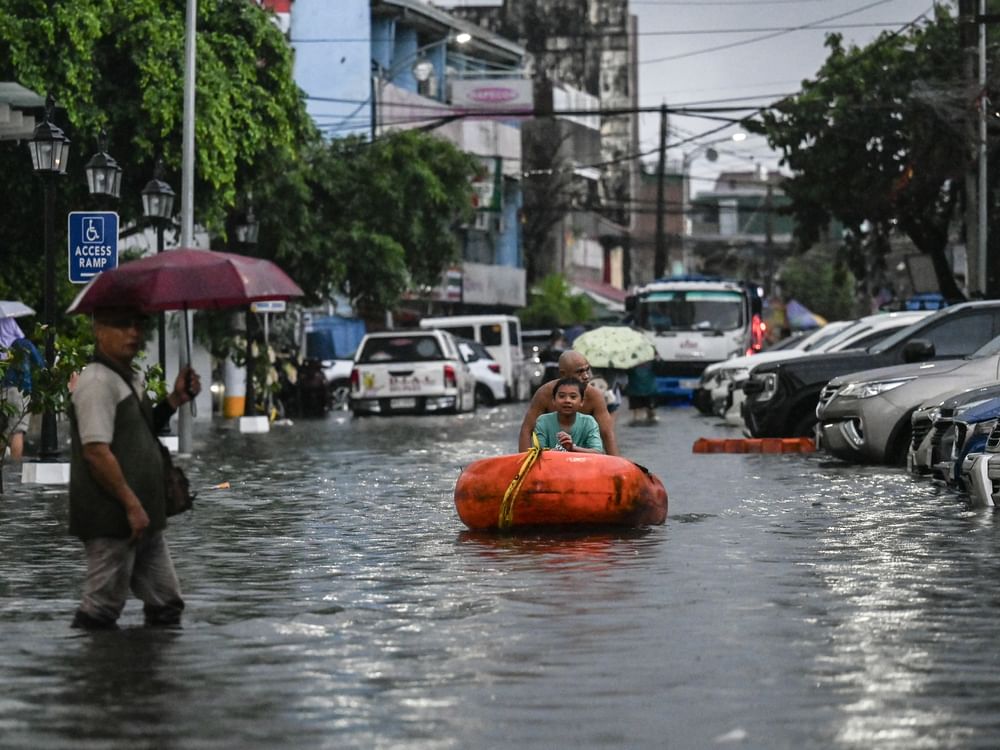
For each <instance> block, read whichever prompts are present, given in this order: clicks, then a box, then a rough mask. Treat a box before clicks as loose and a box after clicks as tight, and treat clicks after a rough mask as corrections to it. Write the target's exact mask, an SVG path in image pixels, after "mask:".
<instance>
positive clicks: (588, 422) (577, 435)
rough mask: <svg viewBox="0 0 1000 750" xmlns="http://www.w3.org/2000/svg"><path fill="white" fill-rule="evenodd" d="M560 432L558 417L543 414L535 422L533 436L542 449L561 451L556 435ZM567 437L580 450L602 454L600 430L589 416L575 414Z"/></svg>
mask: <svg viewBox="0 0 1000 750" xmlns="http://www.w3.org/2000/svg"><path fill="white" fill-rule="evenodd" d="M561 431H562V428H561V427H560V426H559V415H558V414H557V413H556V412H554V411H552V412H549V413H548V414H543V415H542V416H540V417H539V418H538V421H537V422H535V434H536V435H538V443H539V445H541V446H542V447H543V448H555V449H557V450H562V448H561V447H560V445H559V441H558V440H556V435H557V434H558V433H559V432H561ZM569 436H570V437H571V438H573V444H574V445H578V446H580V447H581V448H596V449H597V450H599V451H601V453H603V452H604V442H603V441H602V440H601V428H600V427H598V426H597V420H596V419H594V418H593V417H592V416H590V415H589V414H577V415H576V421H575V422H573V427H571V428H570V430H569Z"/></svg>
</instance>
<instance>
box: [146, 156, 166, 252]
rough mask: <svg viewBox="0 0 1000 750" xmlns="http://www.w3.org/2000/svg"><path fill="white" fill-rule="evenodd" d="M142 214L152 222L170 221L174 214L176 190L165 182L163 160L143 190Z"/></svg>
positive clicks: (158, 163) (158, 161)
mask: <svg viewBox="0 0 1000 750" xmlns="http://www.w3.org/2000/svg"><path fill="white" fill-rule="evenodd" d="M142 213H143V215H144V216H145V217H146V218H147V219H150V220H152V221H157V220H159V221H169V220H170V217H171V216H173V214H174V190H173V188H172V187H170V185H168V184H167V183H166V182H164V181H163V160H162V159H157V161H156V167H154V169H153V179H151V180H150V181H149V182H147V183H146V187H144V188H143V189H142ZM157 252H159V250H157Z"/></svg>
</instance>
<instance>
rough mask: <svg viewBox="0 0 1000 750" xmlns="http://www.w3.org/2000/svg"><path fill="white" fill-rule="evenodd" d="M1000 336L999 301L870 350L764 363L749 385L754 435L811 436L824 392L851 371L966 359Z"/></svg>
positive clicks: (749, 427) (948, 314) (961, 309)
mask: <svg viewBox="0 0 1000 750" xmlns="http://www.w3.org/2000/svg"><path fill="white" fill-rule="evenodd" d="M998 334H1000V300H980V301H975V302H964V303H962V304H958V305H954V306H952V307H947V308H945V309H943V310H938V311H937V312H934V313H932V314H931V315H929V316H928V317H926V318H924V319H923V320H921V321H919V322H917V323H914V324H913V325H911V326H909V327H907V328H904V329H902V330H900V331H897V332H896V333H895V334H893V335H892V336H890V337H889V338H887V339H885V340H883V341H882V342H880V343H878V344H876V345H874V346H873V347H870V348H868V349H867V350H857V349H855V350H848V351H843V352H830V353H827V354H816V355H813V356H804V357H796V358H795V359H790V360H786V361H784V362H774V363H770V364H763V365H759V366H757V367H755V368H754V371H753V374H752V375H751V377H750V379H749V380H748V381H747V382H746V384H745V385H744V393H745V395H746V400H745V401H744V402H743V419H744V425H745V427H744V429H745V431H746V432H747V433H748V434H749V435H750V436H751V437H792V436H806V437H808V436H811V435H812V434H813V428H814V426H815V424H816V405H817V403H818V401H819V395H820V391H821V390H822V389H823V386H825V385H826V384H827V383H828V382H829V381H830V379H831V378H835V377H837V376H838V375H846V374H848V373H852V372H859V371H861V370H867V369H872V368H876V367H888V366H890V365H898V364H905V363H909V362H920V361H925V360H934V359H954V358H956V357H965V356H967V355H969V354H971V353H972V352H974V351H975V350H976V349H978V348H979V347H981V346H982V345H983V344H985V343H986V342H987V341H990V340H991V339H993V338H995V337H996V336H997V335H998Z"/></svg>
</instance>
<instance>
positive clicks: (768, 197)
mask: <svg viewBox="0 0 1000 750" xmlns="http://www.w3.org/2000/svg"><path fill="white" fill-rule="evenodd" d="M764 179H765V180H767V192H766V193H765V195H764V257H765V258H766V262H767V285H766V288H765V290H764V292H765V294H766V295H767V296H768V297H770V296H771V295H772V294H773V293H774V186H773V185H772V183H771V175H770V174H768V173H767V172H766V171H765V172H764Z"/></svg>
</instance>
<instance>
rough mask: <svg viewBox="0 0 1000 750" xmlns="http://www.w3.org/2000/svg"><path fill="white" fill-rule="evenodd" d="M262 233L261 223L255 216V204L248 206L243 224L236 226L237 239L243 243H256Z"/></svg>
mask: <svg viewBox="0 0 1000 750" xmlns="http://www.w3.org/2000/svg"><path fill="white" fill-rule="evenodd" d="M259 233H260V223H259V222H258V221H257V217H256V216H254V212H253V206H250V207H249V208H247V214H246V217H245V218H244V220H243V223H242V224H238V225H237V226H236V241H237V242H239V243H240V244H241V245H251V246H252V245H256V244H257V235H258V234H259Z"/></svg>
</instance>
